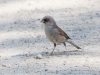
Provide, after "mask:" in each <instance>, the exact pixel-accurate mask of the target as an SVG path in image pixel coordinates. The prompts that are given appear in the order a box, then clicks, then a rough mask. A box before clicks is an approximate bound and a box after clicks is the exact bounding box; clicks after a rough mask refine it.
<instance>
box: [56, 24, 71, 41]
mask: <svg viewBox="0 0 100 75" xmlns="http://www.w3.org/2000/svg"><path fill="white" fill-rule="evenodd" d="M56 28H57V29H58V30H59V31H60V35H62V36H65V37H66V38H67V39H70V37H69V36H68V35H67V34H66V33H65V32H64V31H63V30H62V29H61V28H60V27H58V26H56Z"/></svg>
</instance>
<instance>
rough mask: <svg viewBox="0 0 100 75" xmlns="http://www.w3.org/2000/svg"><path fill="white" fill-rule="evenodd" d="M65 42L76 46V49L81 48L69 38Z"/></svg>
mask: <svg viewBox="0 0 100 75" xmlns="http://www.w3.org/2000/svg"><path fill="white" fill-rule="evenodd" d="M67 42H68V43H70V44H71V45H73V46H74V47H76V48H77V49H81V48H80V47H79V46H77V45H76V44H74V43H73V42H72V41H71V40H67Z"/></svg>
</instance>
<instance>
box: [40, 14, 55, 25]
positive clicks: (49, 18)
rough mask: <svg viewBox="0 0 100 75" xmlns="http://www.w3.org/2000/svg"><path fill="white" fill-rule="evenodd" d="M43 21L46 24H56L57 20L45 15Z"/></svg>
mask: <svg viewBox="0 0 100 75" xmlns="http://www.w3.org/2000/svg"><path fill="white" fill-rule="evenodd" d="M41 22H42V23H43V24H44V25H45V26H51V25H56V22H55V20H54V19H53V18H52V17H51V16H44V17H43V18H42V20H41Z"/></svg>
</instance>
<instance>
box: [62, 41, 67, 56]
mask: <svg viewBox="0 0 100 75" xmlns="http://www.w3.org/2000/svg"><path fill="white" fill-rule="evenodd" d="M63 44H64V46H65V49H66V55H67V56H68V52H67V48H66V43H65V42H64V43H63Z"/></svg>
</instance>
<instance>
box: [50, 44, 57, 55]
mask: <svg viewBox="0 0 100 75" xmlns="http://www.w3.org/2000/svg"><path fill="white" fill-rule="evenodd" d="M55 47H56V44H55V43H54V48H53V50H52V52H51V54H50V55H53V52H54V50H55Z"/></svg>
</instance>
